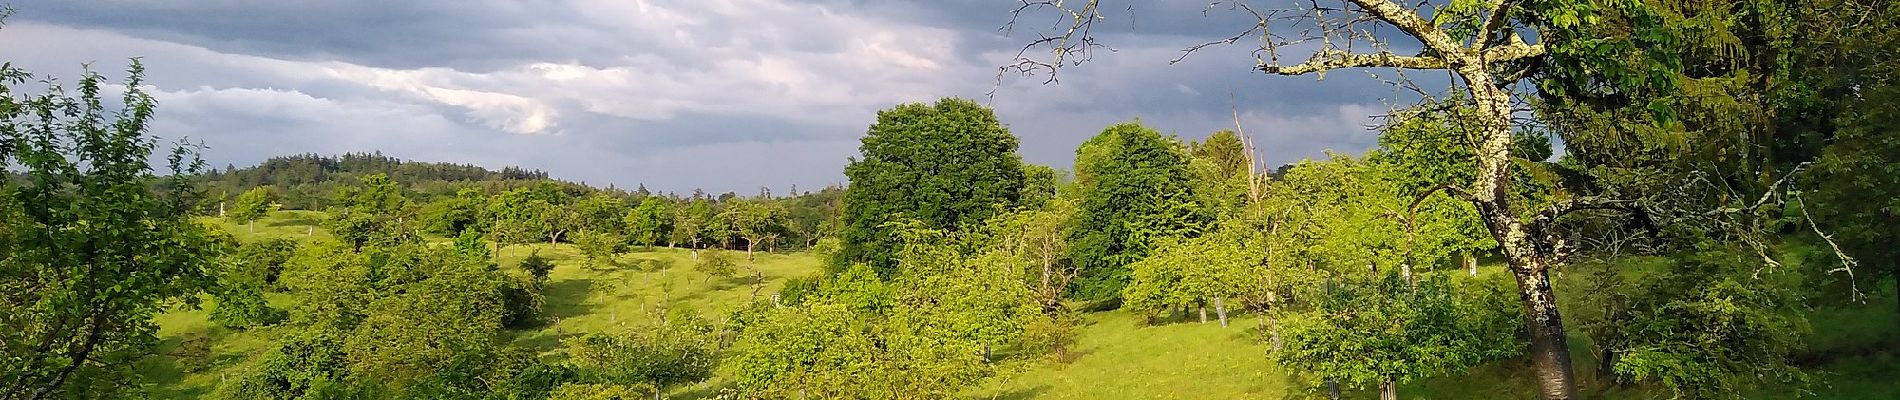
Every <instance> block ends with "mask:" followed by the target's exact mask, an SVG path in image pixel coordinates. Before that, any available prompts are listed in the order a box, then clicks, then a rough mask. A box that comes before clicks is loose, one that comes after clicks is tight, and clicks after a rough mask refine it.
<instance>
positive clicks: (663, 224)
mask: <svg viewBox="0 0 1900 400" xmlns="http://www.w3.org/2000/svg"><path fill="white" fill-rule="evenodd" d="M673 223H674V217H673V206H672V205H671V204H667V202H666V201H665V200H661V199H660V198H658V197H647V198H645V199H642V200H640V205H639V206H638V207H634V208H633V209H632V210H629V211H627V215H626V216H625V217H623V220H622V222H621V224H622V225H623V226H626V227H627V238H628V239H629V240H631V241H632V242H633V244H638V245H643V246H647V247H653V245H654V244H657V243H660V240H661V239H662V238H665V237H667V235H668V234H670V233H671V232H672V231H673Z"/></svg>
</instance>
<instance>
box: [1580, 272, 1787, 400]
mask: <svg viewBox="0 0 1900 400" xmlns="http://www.w3.org/2000/svg"><path fill="white" fill-rule="evenodd" d="M1674 261H1675V262H1674V265H1673V267H1672V268H1671V269H1670V270H1669V271H1666V272H1664V273H1661V274H1660V275H1661V276H1658V277H1654V278H1652V279H1646V280H1645V281H1644V282H1643V283H1640V284H1638V285H1637V286H1638V287H1637V288H1634V290H1630V289H1623V290H1628V291H1629V292H1631V294H1630V295H1629V299H1628V307H1627V311H1625V312H1623V313H1618V314H1615V315H1612V316H1611V318H1610V320H1609V321H1606V322H1608V323H1609V325H1610V326H1612V327H1613V328H1612V329H1614V330H1615V334H1614V335H1613V336H1610V337H1609V338H1614V340H1613V341H1611V342H1610V343H1607V346H1606V347H1608V349H1609V351H1610V352H1611V353H1613V354H1615V358H1614V364H1613V366H1612V370H1613V371H1614V372H1615V373H1616V374H1617V375H1618V376H1619V377H1621V378H1625V379H1632V380H1637V381H1645V382H1656V383H1660V384H1661V385H1662V386H1663V387H1666V388H1668V389H1669V390H1670V391H1671V392H1673V393H1674V394H1675V395H1676V396H1677V397H1682V398H1695V399H1703V398H1739V397H1740V396H1739V394H1740V393H1741V389H1744V388H1747V387H1749V385H1753V384H1761V383H1770V382H1774V383H1784V382H1793V383H1796V384H1799V383H1802V382H1805V381H1806V380H1807V379H1808V377H1807V374H1806V373H1805V372H1803V371H1802V370H1801V369H1800V368H1797V367H1796V366H1795V365H1794V364H1793V361H1792V360H1791V357H1792V356H1793V354H1795V352H1797V351H1799V350H1801V348H1802V345H1801V343H1802V338H1803V337H1804V336H1805V335H1806V334H1807V331H1808V325H1807V320H1806V318H1804V317H1803V316H1802V312H1801V308H1800V307H1801V299H1800V297H1799V295H1798V294H1797V292H1796V291H1795V290H1794V287H1796V286H1797V285H1798V284H1799V282H1798V278H1799V275H1798V274H1794V273H1792V271H1787V270H1764V269H1763V268H1765V266H1763V265H1760V263H1759V261H1758V260H1756V259H1754V258H1752V257H1750V256H1749V255H1748V254H1747V253H1746V252H1745V251H1742V250H1740V249H1732V248H1723V247H1720V246H1711V247H1705V248H1703V249H1699V250H1698V251H1694V252H1690V253H1687V254H1684V255H1683V256H1680V257H1677V258H1676V259H1675V260H1674ZM1606 339H1607V338H1606Z"/></svg>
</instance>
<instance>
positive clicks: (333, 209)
mask: <svg viewBox="0 0 1900 400" xmlns="http://www.w3.org/2000/svg"><path fill="white" fill-rule="evenodd" d="M333 199H334V200H332V201H331V205H330V211H329V212H330V219H329V220H328V221H325V223H324V228H325V229H329V230H330V233H331V234H334V235H336V237H337V238H339V239H342V240H343V241H344V242H345V243H348V244H349V245H350V246H351V248H352V249H359V250H360V249H362V248H363V247H364V246H369V245H387V244H391V243H393V242H396V241H403V240H409V239H410V238H413V237H414V236H415V231H414V229H412V228H411V227H410V226H409V223H410V222H413V221H415V218H414V217H413V213H412V212H411V205H410V203H409V198H407V197H404V196H403V194H402V188H401V187H399V186H397V185H396V182H395V181H393V180H390V179H389V177H388V176H385V175H381V174H375V175H369V176H365V177H363V179H362V186H361V187H354V186H345V187H339V188H337V191H336V195H335V196H334V197H333Z"/></svg>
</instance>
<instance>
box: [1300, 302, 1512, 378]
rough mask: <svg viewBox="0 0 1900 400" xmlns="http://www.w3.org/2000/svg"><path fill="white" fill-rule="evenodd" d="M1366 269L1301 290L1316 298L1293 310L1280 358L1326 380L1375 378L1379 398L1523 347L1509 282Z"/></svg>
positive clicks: (1508, 353) (1503, 355)
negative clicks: (1414, 277) (1403, 385)
mask: <svg viewBox="0 0 1900 400" xmlns="http://www.w3.org/2000/svg"><path fill="white" fill-rule="evenodd" d="M1360 275H1361V276H1357V277H1345V278H1344V279H1342V280H1341V281H1338V282H1336V283H1334V284H1330V285H1326V286H1325V287H1323V288H1319V287H1316V288H1310V289H1311V290H1310V291H1306V292H1303V293H1300V295H1301V296H1302V297H1306V298H1311V299H1315V300H1313V303H1314V304H1313V306H1312V308H1311V309H1310V310H1307V311H1304V312H1294V313H1287V315H1288V316H1289V318H1286V322H1285V328H1284V329H1286V331H1287V335H1286V337H1287V343H1286V346H1285V347H1284V348H1282V349H1280V350H1277V351H1275V352H1274V356H1275V358H1276V359H1278V360H1279V361H1280V363H1282V365H1287V366H1290V367H1294V368H1295V370H1298V371H1303V374H1307V375H1312V376H1317V377H1319V378H1322V379H1324V380H1326V382H1328V384H1333V383H1337V384H1342V385H1346V386H1349V387H1357V388H1367V387H1370V386H1372V385H1377V386H1378V389H1379V393H1380V395H1379V398H1380V399H1382V400H1397V399H1398V398H1399V394H1398V384H1400V383H1405V382H1408V381H1412V380H1416V379H1422V378H1429V377H1434V376H1442V375H1446V374H1451V373H1459V372H1464V371H1466V370H1467V369H1469V368H1471V367H1473V366H1477V365H1479V364H1481V363H1484V362H1487V361H1492V360H1497V359H1502V358H1506V357H1511V356H1515V355H1517V354H1518V351H1519V350H1520V349H1521V347H1520V346H1521V345H1520V344H1518V343H1517V342H1516V337H1515V336H1514V334H1515V333H1516V332H1517V331H1518V328H1519V326H1520V325H1519V322H1518V321H1517V320H1516V319H1515V318H1513V316H1512V315H1511V312H1510V308H1511V307H1510V295H1509V294H1508V292H1506V291H1505V289H1504V286H1505V285H1504V283H1503V282H1498V281H1495V280H1493V281H1491V282H1486V281H1483V280H1478V279H1476V278H1460V279H1462V280H1463V281H1455V280H1453V278H1448V277H1445V276H1443V275H1433V276H1431V277H1427V278H1425V279H1422V280H1419V281H1417V282H1407V280H1406V279H1405V278H1404V277H1401V276H1400V275H1399V274H1397V273H1394V271H1389V270H1388V271H1381V272H1374V273H1371V274H1360ZM1367 275H1369V276H1367Z"/></svg>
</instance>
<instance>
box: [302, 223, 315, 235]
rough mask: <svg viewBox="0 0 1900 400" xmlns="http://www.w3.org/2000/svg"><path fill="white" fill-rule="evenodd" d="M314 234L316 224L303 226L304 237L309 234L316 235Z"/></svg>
mask: <svg viewBox="0 0 1900 400" xmlns="http://www.w3.org/2000/svg"><path fill="white" fill-rule="evenodd" d="M316 234H317V226H316V225H311V226H307V227H304V231H303V235H304V236H305V237H309V236H314V235H316Z"/></svg>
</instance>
